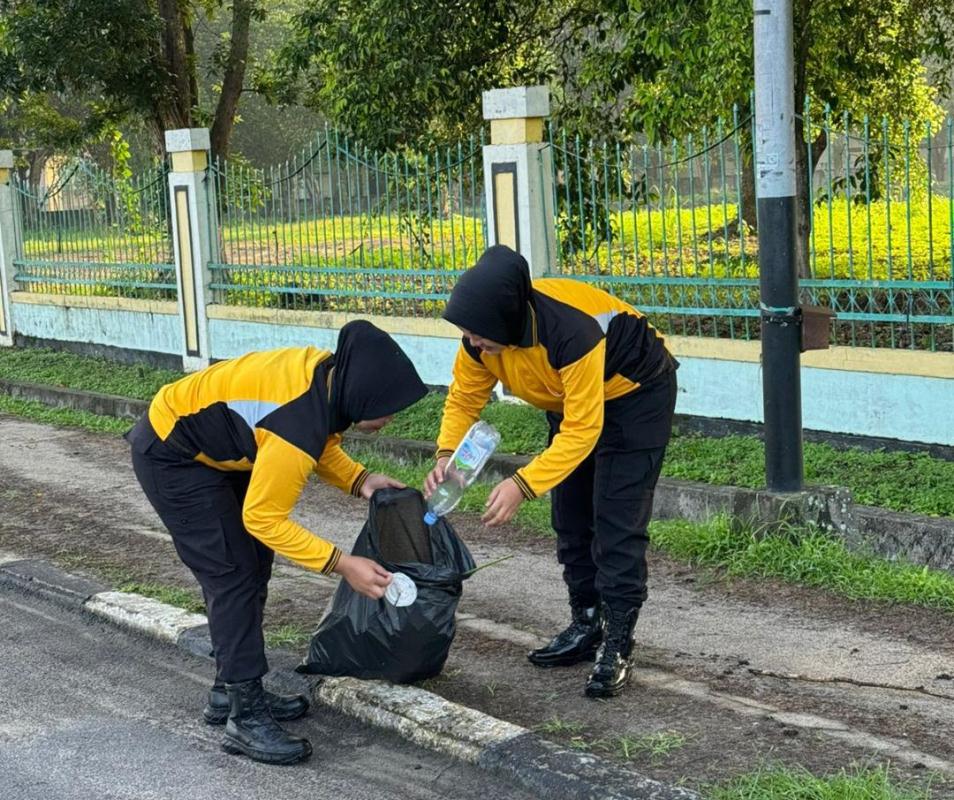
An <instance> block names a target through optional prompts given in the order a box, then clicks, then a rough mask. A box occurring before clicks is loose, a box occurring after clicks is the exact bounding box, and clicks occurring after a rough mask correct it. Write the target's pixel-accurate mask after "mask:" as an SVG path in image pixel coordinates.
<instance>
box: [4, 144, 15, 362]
mask: <svg viewBox="0 0 954 800" xmlns="http://www.w3.org/2000/svg"><path fill="white" fill-rule="evenodd" d="M13 202H14V198H13V151H12V150H0V347H10V346H12V345H13V307H12V304H11V298H10V293H11V292H12V291H13V271H14V267H13V259H14V258H15V257H16V227H15V226H16V222H15V220H14V216H13V214H14V208H13Z"/></svg>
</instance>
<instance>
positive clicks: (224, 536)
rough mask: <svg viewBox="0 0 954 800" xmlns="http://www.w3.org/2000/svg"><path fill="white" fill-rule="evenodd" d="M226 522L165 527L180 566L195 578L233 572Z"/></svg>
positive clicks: (208, 521)
mask: <svg viewBox="0 0 954 800" xmlns="http://www.w3.org/2000/svg"><path fill="white" fill-rule="evenodd" d="M226 520H227V518H223V517H219V518H215V519H210V520H204V521H202V522H200V523H194V524H187V521H183V522H185V523H186V524H181V525H176V526H175V527H173V526H170V525H168V524H167V526H166V527H168V528H169V530H170V531H171V533H172V543H173V545H175V548H176V552H177V553H178V554H179V558H181V559H182V562H183V563H184V564H185V565H186V566H187V567H188V568H189V569H191V570H192V571H193V572H194V573H196V574H197V575H208V576H209V577H213V578H214V577H219V576H221V575H227V574H228V573H230V572H233V571H234V570H235V559H234V558H233V556H232V551H231V549H230V548H229V542H228V533H227V531H226V525H227V524H228V523H227V521H226Z"/></svg>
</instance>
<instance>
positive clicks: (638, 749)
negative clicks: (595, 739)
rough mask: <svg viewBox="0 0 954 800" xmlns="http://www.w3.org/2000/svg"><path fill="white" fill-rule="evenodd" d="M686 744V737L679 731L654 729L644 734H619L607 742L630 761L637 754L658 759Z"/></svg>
mask: <svg viewBox="0 0 954 800" xmlns="http://www.w3.org/2000/svg"><path fill="white" fill-rule="evenodd" d="M685 744H686V737H685V736H684V735H683V734H681V733H679V731H656V732H655V733H647V734H646V735H644V736H637V737H633V736H619V737H617V738H616V739H613V740H611V741H610V742H609V746H610V747H611V748H613V749H614V750H615V751H616V753H617V755H619V756H620V757H621V758H624V759H626V760H627V761H630V760H631V759H633V758H635V757H636V756H638V755H646V756H649V758H650V759H652V760H653V761H658V760H660V759H662V758H664V757H665V756H667V755H669V754H670V753H671V752H673V751H674V750H678V749H679V748H680V747H683V746H684V745H685Z"/></svg>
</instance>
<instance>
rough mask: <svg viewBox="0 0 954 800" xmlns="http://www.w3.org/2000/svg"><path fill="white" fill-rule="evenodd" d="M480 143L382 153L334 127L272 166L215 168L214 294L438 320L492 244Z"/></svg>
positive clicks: (223, 299)
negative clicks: (302, 150) (457, 284)
mask: <svg viewBox="0 0 954 800" xmlns="http://www.w3.org/2000/svg"><path fill="white" fill-rule="evenodd" d="M480 145H481V142H479V141H477V140H475V139H472V140H470V141H468V142H461V143H459V144H457V145H456V146H454V147H448V148H442V149H438V150H434V151H432V152H429V153H423V154H411V153H406V154H395V153H381V152H372V151H369V150H367V149H365V148H361V147H358V146H356V145H355V144H354V143H353V142H352V141H351V140H349V139H348V138H347V137H343V136H341V135H339V134H338V133H336V132H334V131H330V130H327V129H326V130H325V131H324V132H323V133H321V134H320V135H319V136H318V137H317V138H316V140H315V142H314V143H313V144H312V146H311V147H310V148H309V149H308V150H307V151H306V152H305V153H304V154H302V156H301V157H298V158H295V159H292V160H291V161H289V162H286V163H285V164H282V165H280V166H278V167H275V168H272V169H265V170H262V169H253V168H249V167H246V166H243V165H239V164H235V163H229V162H225V163H221V162H220V163H218V164H216V165H215V166H214V167H213V168H212V170H211V172H212V176H213V180H214V185H215V193H214V194H215V198H216V199H215V200H214V201H213V202H216V203H217V204H218V216H219V224H220V231H219V242H218V250H219V254H220V255H219V260H218V262H217V263H213V264H211V269H212V272H213V283H212V287H213V290H214V293H215V297H216V301H217V302H220V303H227V304H232V305H247V306H260V307H274V308H286V309H311V310H327V311H358V312H364V313H378V314H395V315H405V316H416V315H421V316H434V315H436V314H437V313H439V311H440V309H441V308H442V307H443V301H444V300H445V299H446V298H447V296H448V293H449V291H450V288H451V286H452V285H453V283H454V280H455V279H456V278H457V276H459V275H460V274H461V272H462V271H463V270H464V269H466V268H467V267H468V266H470V265H471V264H473V262H474V260H475V259H476V257H477V255H478V254H479V253H480V252H481V250H482V249H483V248H484V241H485V235H484V224H485V223H484V212H483V205H484V192H483V178H482V172H483V169H482V166H481V149H480Z"/></svg>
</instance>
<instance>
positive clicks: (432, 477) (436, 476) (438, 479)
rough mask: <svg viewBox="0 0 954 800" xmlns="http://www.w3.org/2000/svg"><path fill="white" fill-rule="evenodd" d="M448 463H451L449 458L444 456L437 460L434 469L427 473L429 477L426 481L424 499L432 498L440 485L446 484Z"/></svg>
mask: <svg viewBox="0 0 954 800" xmlns="http://www.w3.org/2000/svg"><path fill="white" fill-rule="evenodd" d="M448 461H450V458H449V457H448V456H442V457H441V458H439V459H437V463H436V464H434V469H432V470H431V471H430V472H429V473H427V477H426V478H425V479H424V497H430V496H431V495H432V494H434V490H435V489H436V488H437V487H438V485H439V484H441V483H443V482H444V475H445V473H446V472H447V462H448Z"/></svg>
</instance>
